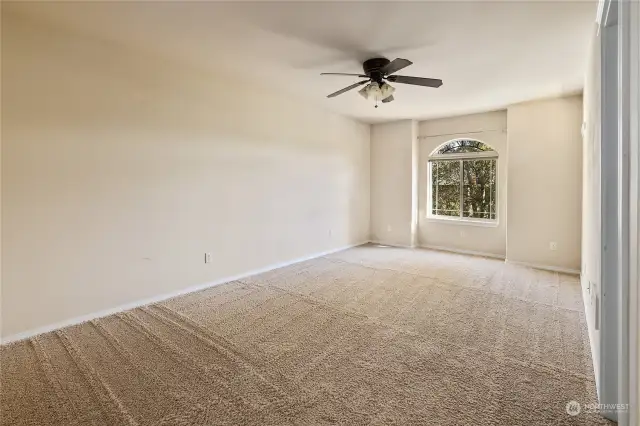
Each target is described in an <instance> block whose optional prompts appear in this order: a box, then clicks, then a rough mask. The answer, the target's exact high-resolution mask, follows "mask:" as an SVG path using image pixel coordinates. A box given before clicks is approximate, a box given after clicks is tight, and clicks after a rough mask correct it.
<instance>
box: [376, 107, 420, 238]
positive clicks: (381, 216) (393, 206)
mask: <svg viewBox="0 0 640 426" xmlns="http://www.w3.org/2000/svg"><path fill="white" fill-rule="evenodd" d="M415 132H416V123H415V121H412V120H402V121H395V122H392V123H385V124H375V125H372V126H371V240H372V241H376V242H379V243H384V244H392V245H400V246H412V245H414V242H415V237H414V235H415V233H414V232H412V230H415V225H413V224H414V223H415V213H414V211H415V201H416V195H417V194H415V191H414V184H413V183H414V181H415V179H416V174H415V173H414V164H415V160H414V151H415V149H416V143H415V140H416V135H415Z"/></svg>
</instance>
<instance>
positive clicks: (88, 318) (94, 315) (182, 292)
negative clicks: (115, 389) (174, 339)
mask: <svg viewBox="0 0 640 426" xmlns="http://www.w3.org/2000/svg"><path fill="white" fill-rule="evenodd" d="M367 243H368V241H363V242H359V243H356V244H349V245H346V246H343V247H338V248H335V249H331V250H326V251H323V252H320V253H315V254H312V255H309V256H304V257H299V258H297V259H293V260H289V261H286V262H282V263H276V264H273V265H269V266H266V267H264V268H260V269H254V270H251V271H248V272H245V273H242V274H238V275H234V276H231V277H225V278H220V279H218V280H215V281H211V282H208V283H204V284H199V285H195V286H191V287H187V288H184V289H181V290H177V291H174V292H171V293H165V294H161V295H159V296H153V297H150V298H147V299H143V300H137V301H135V302H131V303H126V304H124V305H120V306H116V307H114V308H110V309H105V310H103V311H99V312H93V313H90V314H87V315H82V316H79V317H75V318H69V319H68V320H64V321H60V322H57V323H54V324H49V325H45V326H43V327H38V328H34V329H31V330H27V331H23V332H21V333H17V334H13V335H10V336H7V337H3V338H2V340H1V341H0V345H6V344H9V343H13V342H17V341H19V340H24V339H28V338H30V337H33V336H37V335H38V334H42V333H48V332H50V331H54V330H58V329H61V328H64V327H69V326H71V325H77V324H81V323H83V322H87V321H91V320H94V319H97V318H102V317H106V316H109V315H113V314H117V313H119V312H124V311H128V310H131V309H135V308H139V307H141V306H146V305H151V304H153V303H158V302H162V301H164V300H168V299H173V298H174V297H178V296H183V295H185V294H188V293H194V292H196V291H200V290H204V289H207V288H210V287H215V286H217V285H220V284H225V283H228V282H231V281H236V280H240V279H242V278H247V277H250V276H253V275H258V274H262V273H264V272H268V271H272V270H274V269H278V268H283V267H285V266H289V265H293V264H295V263H300V262H304V261H305V260H311V259H315V258H317V257H322V256H326V255H328V254H332V253H336V252H339V251H342V250H346V249H349V248H352V247H357V246H360V245H363V244H367Z"/></svg>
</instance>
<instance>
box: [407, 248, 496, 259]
mask: <svg viewBox="0 0 640 426" xmlns="http://www.w3.org/2000/svg"><path fill="white" fill-rule="evenodd" d="M420 247H421V248H424V249H429V250H438V251H448V252H450V253H458V254H468V255H471V256H482V257H490V258H492V259H500V260H504V255H501V254H496V253H486V252H482V251H473V250H461V249H456V248H451V247H442V246H431V245H421V246H420Z"/></svg>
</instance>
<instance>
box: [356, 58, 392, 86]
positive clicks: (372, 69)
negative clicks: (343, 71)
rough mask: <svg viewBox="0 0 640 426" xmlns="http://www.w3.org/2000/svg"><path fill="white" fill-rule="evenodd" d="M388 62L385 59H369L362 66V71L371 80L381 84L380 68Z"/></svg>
mask: <svg viewBox="0 0 640 426" xmlns="http://www.w3.org/2000/svg"><path fill="white" fill-rule="evenodd" d="M389 62H391V61H389V60H388V59H387V58H371V59H367V60H366V61H364V63H363V64H362V69H363V70H364V73H365V74H366V75H367V76H369V77H371V79H372V80H373V81H375V82H377V83H382V77H383V75H382V72H381V71H380V70H381V69H382V67H384V66H385V65H387V64H388V63H389Z"/></svg>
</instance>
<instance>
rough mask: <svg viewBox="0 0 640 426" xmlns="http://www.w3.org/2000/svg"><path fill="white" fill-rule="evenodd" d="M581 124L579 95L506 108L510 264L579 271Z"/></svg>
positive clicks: (508, 258)
mask: <svg viewBox="0 0 640 426" xmlns="http://www.w3.org/2000/svg"><path fill="white" fill-rule="evenodd" d="M581 125H582V97H581V96H573V97H566V98H556V99H549V100H541V101H535V102H527V103H523V104H518V105H513V106H510V107H509V108H508V110H507V127H508V129H509V164H508V190H507V200H508V207H507V223H508V229H507V260H508V261H515V262H525V263H529V264H533V265H544V266H552V267H559V268H567V269H572V270H576V271H578V270H580V248H581V247H580V246H581V241H580V232H581V214H582V212H581V209H582V136H581V131H580V129H581ZM551 242H556V243H557V250H555V251H552V250H551V249H550V243H551Z"/></svg>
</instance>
